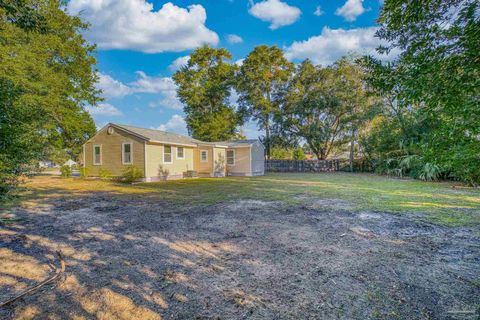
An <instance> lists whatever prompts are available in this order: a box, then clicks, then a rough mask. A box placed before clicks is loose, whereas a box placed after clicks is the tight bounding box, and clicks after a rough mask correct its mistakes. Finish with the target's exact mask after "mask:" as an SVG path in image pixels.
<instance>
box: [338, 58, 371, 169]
mask: <svg viewBox="0 0 480 320" xmlns="http://www.w3.org/2000/svg"><path fill="white" fill-rule="evenodd" d="M334 69H335V72H336V74H337V77H336V78H335V80H334V86H335V89H334V90H335V95H336V97H337V99H338V101H339V103H340V104H341V105H342V106H343V107H342V109H344V110H346V111H347V115H346V116H347V117H346V119H345V122H346V123H347V127H348V128H346V129H347V131H348V132H346V134H345V135H344V138H345V140H346V141H348V142H349V144H350V147H349V149H350V150H349V153H350V156H349V162H350V171H351V172H353V160H354V157H355V143H356V141H358V133H359V131H360V130H361V128H362V126H363V124H364V123H365V122H366V121H367V120H369V119H371V118H373V116H374V115H375V109H374V106H375V105H376V103H377V97H376V96H375V95H372V94H369V93H368V91H367V85H366V82H365V72H364V70H363V69H362V67H361V65H360V64H358V63H356V62H354V61H352V60H350V59H347V58H341V59H339V60H338V61H337V62H335V64H334ZM340 144H341V142H340Z"/></svg>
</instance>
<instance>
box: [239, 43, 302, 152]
mask: <svg viewBox="0 0 480 320" xmlns="http://www.w3.org/2000/svg"><path fill="white" fill-rule="evenodd" d="M292 71H293V64H292V63H290V62H289V61H288V60H287V59H286V58H285V57H284V55H283V51H282V50H281V49H279V48H278V47H276V46H272V47H269V46H266V45H261V46H258V47H255V48H254V49H253V51H252V52H250V54H249V55H248V56H247V58H246V59H245V60H244V61H243V64H242V66H241V68H240V73H239V76H238V79H239V80H238V83H237V91H238V92H239V96H240V98H239V102H240V104H241V105H242V107H243V108H244V109H245V110H247V113H248V114H249V115H250V116H252V117H253V119H254V120H256V121H257V122H258V124H259V127H260V129H262V130H265V139H264V145H265V148H266V153H267V158H268V159H270V153H271V152H270V149H271V141H270V140H271V133H272V132H271V131H272V121H273V117H274V115H275V113H276V112H278V110H279V109H280V103H281V101H282V95H284V93H285V90H286V86H287V83H288V80H289V79H290V78H291V75H292Z"/></svg>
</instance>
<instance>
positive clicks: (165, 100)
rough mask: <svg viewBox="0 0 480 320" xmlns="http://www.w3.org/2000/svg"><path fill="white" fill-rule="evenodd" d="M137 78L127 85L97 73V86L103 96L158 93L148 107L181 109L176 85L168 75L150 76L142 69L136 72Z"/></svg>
mask: <svg viewBox="0 0 480 320" xmlns="http://www.w3.org/2000/svg"><path fill="white" fill-rule="evenodd" d="M136 74H137V76H138V79H137V80H135V81H133V82H130V83H129V84H128V85H126V84H124V83H122V82H120V81H118V80H115V79H113V78H112V77H110V76H109V75H105V74H99V76H100V82H99V83H97V87H98V88H102V89H103V90H104V96H105V97H123V96H127V95H131V94H135V93H151V94H158V95H159V100H158V102H155V103H150V104H149V106H150V107H158V106H162V107H166V108H169V109H174V110H182V109H183V105H182V103H181V102H180V100H178V98H177V86H176V85H175V82H174V81H173V79H172V78H170V77H150V76H148V75H146V74H145V72H143V71H137V72H136Z"/></svg>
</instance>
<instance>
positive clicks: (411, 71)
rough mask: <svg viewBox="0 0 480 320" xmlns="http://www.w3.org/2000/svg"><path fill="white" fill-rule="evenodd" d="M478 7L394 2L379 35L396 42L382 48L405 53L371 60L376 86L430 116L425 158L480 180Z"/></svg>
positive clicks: (456, 0) (422, 147)
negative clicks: (386, 62)
mask: <svg viewBox="0 0 480 320" xmlns="http://www.w3.org/2000/svg"><path fill="white" fill-rule="evenodd" d="M479 10H480V3H479V2H478V1H475V0H431V1H410V2H405V1H401V0H387V1H385V3H384V6H383V9H382V11H381V14H380V17H379V23H380V24H381V28H380V30H379V31H378V33H377V36H378V37H379V38H381V39H383V40H385V41H387V42H388V43H389V44H388V45H387V46H385V47H381V48H380V51H381V52H389V51H392V50H396V51H399V52H400V55H399V58H398V59H397V60H396V61H395V62H394V63H392V64H389V65H386V66H385V65H382V63H381V62H379V61H376V60H375V59H373V58H370V59H367V60H366V61H367V64H368V65H369V66H370V70H371V80H372V81H371V84H372V86H373V87H374V88H375V89H376V90H378V91H380V92H381V91H383V92H388V93H389V94H390V95H391V96H393V104H394V106H398V107H400V108H401V111H402V112H401V113H398V115H399V116H400V117H403V115H404V114H407V115H409V114H413V117H414V118H417V119H418V118H419V119H423V124H425V127H424V128H421V127H420V128H419V130H418V132H419V134H420V136H419V141H418V142H417V143H415V145H416V148H417V149H419V154H420V155H421V156H422V157H423V160H424V162H425V164H431V165H437V166H440V167H441V168H442V169H443V170H444V171H445V172H446V173H448V174H450V175H452V176H453V177H455V178H457V179H461V180H463V181H466V182H469V183H472V184H475V183H479V182H480V157H478V154H480V141H479V137H480V127H479V126H478V123H480V113H479V112H478V105H479V101H478V97H479V96H480V82H479V79H480V52H479V50H478V48H479V47H480V34H479V33H478V30H479V28H480V16H479V15H478V12H479ZM385 74H390V75H394V77H393V78H390V79H389V78H386V77H385ZM375 78H377V80H374V79H375ZM392 79H394V82H393V83H392ZM397 120H398V121H399V125H400V126H401V127H402V126H405V125H406V122H405V121H404V120H405V119H401V118H397ZM402 130H404V129H403V128H402ZM405 133H406V131H404V134H405ZM430 167H431V166H430Z"/></svg>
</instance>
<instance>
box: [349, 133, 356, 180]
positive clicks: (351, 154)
mask: <svg viewBox="0 0 480 320" xmlns="http://www.w3.org/2000/svg"><path fill="white" fill-rule="evenodd" d="M354 152H355V130H352V137H351V140H350V172H353V158H354Z"/></svg>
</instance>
